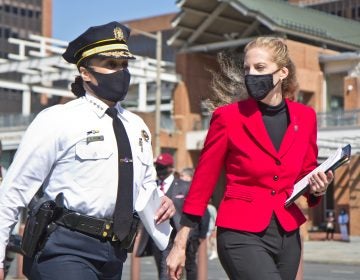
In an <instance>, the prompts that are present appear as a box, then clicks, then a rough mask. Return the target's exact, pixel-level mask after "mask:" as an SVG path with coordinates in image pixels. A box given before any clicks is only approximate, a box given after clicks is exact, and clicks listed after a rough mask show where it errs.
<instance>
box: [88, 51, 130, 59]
mask: <svg viewBox="0 0 360 280" xmlns="http://www.w3.org/2000/svg"><path fill="white" fill-rule="evenodd" d="M96 56H97V57H109V58H116V59H135V58H136V57H135V56H134V55H133V54H132V53H130V52H128V51H109V52H102V53H98V54H96V55H94V57H96Z"/></svg>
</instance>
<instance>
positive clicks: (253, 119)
mask: <svg viewBox="0 0 360 280" xmlns="http://www.w3.org/2000/svg"><path fill="white" fill-rule="evenodd" d="M239 104H240V103H239ZM242 105H244V106H242V108H240V110H241V111H242V112H243V113H244V116H245V117H246V118H247V120H246V121H245V122H244V127H245V128H246V130H247V131H248V133H249V134H250V135H251V136H250V137H252V139H253V140H254V142H256V143H257V145H258V146H259V147H260V148H261V149H262V150H264V151H265V152H266V153H268V154H270V155H271V156H273V157H277V151H276V150H275V147H274V145H273V143H272V141H271V139H270V136H269V134H268V132H267V130H266V127H265V125H264V121H263V119H262V115H261V112H260V110H259V108H258V105H257V104H256V101H254V100H252V99H248V102H244V103H243V104H242Z"/></svg>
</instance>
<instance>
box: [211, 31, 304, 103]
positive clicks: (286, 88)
mask: <svg viewBox="0 0 360 280" xmlns="http://www.w3.org/2000/svg"><path fill="white" fill-rule="evenodd" d="M252 48H267V49H269V50H271V51H272V61H273V62H274V63H276V65H277V66H278V67H279V68H282V67H286V68H287V69H288V70H289V74H288V76H287V77H286V78H285V79H284V80H283V81H282V84H281V90H282V95H283V97H286V98H289V99H292V100H293V99H294V98H295V93H296V91H297V90H298V82H297V79H296V69H295V65H294V63H293V62H292V61H291V59H290V56H289V52H288V48H287V45H286V42H285V40H284V39H282V38H279V37H258V38H256V39H254V40H253V41H251V42H249V43H248V44H247V45H246V46H245V48H244V51H243V53H240V52H239V51H238V50H235V51H230V52H229V51H227V52H222V53H219V54H218V57H217V60H218V63H219V65H220V71H219V72H215V71H211V72H212V76H213V79H212V89H213V96H212V97H211V99H210V100H208V102H207V104H208V107H209V109H210V110H213V109H215V108H216V107H219V106H222V105H226V104H229V103H232V102H234V101H236V100H243V99H247V98H248V97H249V95H248V94H247V90H246V87H245V84H244V72H243V69H242V67H243V55H244V54H246V52H247V51H249V50H250V49H252Z"/></svg>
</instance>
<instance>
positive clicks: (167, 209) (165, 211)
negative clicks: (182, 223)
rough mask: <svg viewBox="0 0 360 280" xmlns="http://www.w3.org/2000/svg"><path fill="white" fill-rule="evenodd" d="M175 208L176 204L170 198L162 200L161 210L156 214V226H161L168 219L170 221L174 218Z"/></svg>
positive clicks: (164, 197)
mask: <svg viewBox="0 0 360 280" xmlns="http://www.w3.org/2000/svg"><path fill="white" fill-rule="evenodd" d="M175 211H176V210H175V206H174V203H173V202H172V200H171V199H170V198H168V197H167V196H166V195H164V196H163V197H162V198H161V204H160V207H159V209H158V210H157V212H156V214H155V222H156V224H157V225H158V224H161V223H162V222H165V221H166V220H167V219H170V218H171V217H172V216H174V215H175Z"/></svg>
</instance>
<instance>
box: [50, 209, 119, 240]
mask: <svg viewBox="0 0 360 280" xmlns="http://www.w3.org/2000/svg"><path fill="white" fill-rule="evenodd" d="M55 223H56V224H58V225H60V226H63V227H66V228H68V229H71V230H74V231H78V232H81V233H83V234H86V235H90V236H92V237H95V238H98V239H100V240H104V241H105V240H110V241H118V238H117V236H116V235H115V233H114V232H113V222H112V220H107V219H101V218H95V217H91V216H87V215H83V214H80V213H77V212H75V211H72V210H68V209H66V208H64V209H63V213H62V215H61V216H60V218H58V219H57V220H56V221H55Z"/></svg>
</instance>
